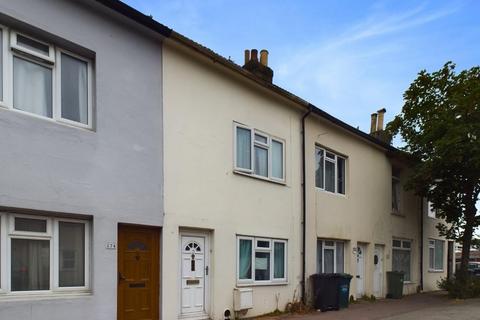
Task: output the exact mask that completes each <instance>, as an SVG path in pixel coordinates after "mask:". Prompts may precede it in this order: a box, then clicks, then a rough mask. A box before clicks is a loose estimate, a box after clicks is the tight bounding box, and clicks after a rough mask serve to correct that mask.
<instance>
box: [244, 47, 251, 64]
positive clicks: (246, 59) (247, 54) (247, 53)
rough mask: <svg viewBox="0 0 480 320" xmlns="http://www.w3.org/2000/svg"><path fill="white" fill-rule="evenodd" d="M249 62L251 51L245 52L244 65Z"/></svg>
mask: <svg viewBox="0 0 480 320" xmlns="http://www.w3.org/2000/svg"><path fill="white" fill-rule="evenodd" d="M248 61H250V50H248V49H246V50H245V63H244V64H247V62H248Z"/></svg>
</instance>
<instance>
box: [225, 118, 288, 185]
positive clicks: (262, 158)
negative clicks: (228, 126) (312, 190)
mask: <svg viewBox="0 0 480 320" xmlns="http://www.w3.org/2000/svg"><path fill="white" fill-rule="evenodd" d="M233 127H234V170H235V171H236V172H240V173H245V174H249V175H251V176H253V177H256V178H261V179H268V180H271V181H275V182H282V183H283V182H285V141H284V140H283V139H280V138H277V137H274V136H272V135H269V134H266V133H264V132H262V131H260V130H257V129H254V128H250V127H248V126H245V125H242V124H239V123H236V122H234V126H233Z"/></svg>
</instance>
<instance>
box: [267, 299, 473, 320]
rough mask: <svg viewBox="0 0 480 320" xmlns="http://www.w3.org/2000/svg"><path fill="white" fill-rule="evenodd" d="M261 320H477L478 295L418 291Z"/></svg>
mask: <svg viewBox="0 0 480 320" xmlns="http://www.w3.org/2000/svg"><path fill="white" fill-rule="evenodd" d="M259 319H261V320H294V319H295V320H317V319H318V320H377V319H382V320H447V319H448V320H450V319H454V320H480V299H469V300H454V299H449V298H448V297H447V295H446V293H445V292H434V293H420V294H414V295H409V296H406V297H404V298H403V299H399V300H393V299H382V300H377V301H375V302H367V301H361V302H356V303H353V304H350V306H349V308H348V309H343V310H340V311H327V312H320V311H317V312H312V313H309V314H304V315H281V316H273V317H262V318H259Z"/></svg>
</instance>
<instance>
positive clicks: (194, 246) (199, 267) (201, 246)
mask: <svg viewBox="0 0 480 320" xmlns="http://www.w3.org/2000/svg"><path fill="white" fill-rule="evenodd" d="M205 238H206V237H202V236H182V240H181V261H182V262H181V268H182V270H181V272H182V274H181V277H182V278H181V282H182V283H181V286H182V287H181V288H182V293H181V314H182V317H189V316H192V317H193V316H194V317H197V316H199V315H202V314H206V309H205V292H206V291H205V275H206V270H207V269H206V268H205V266H206V265H208V264H206V263H205V262H206V261H205V260H206V258H207V257H208V254H207V253H206V246H205V242H206V241H205Z"/></svg>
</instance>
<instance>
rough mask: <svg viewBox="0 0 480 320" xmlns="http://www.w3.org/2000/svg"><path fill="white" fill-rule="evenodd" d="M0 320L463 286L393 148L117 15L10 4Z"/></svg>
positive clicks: (192, 309) (209, 308) (243, 71)
mask: <svg viewBox="0 0 480 320" xmlns="http://www.w3.org/2000/svg"><path fill="white" fill-rule="evenodd" d="M0 34H1V36H0V46H1V50H0V52H1V55H0V57H1V58H0V62H1V64H0V65H1V68H0V70H1V72H0V74H1V77H0V78H1V86H0V88H1V90H0V93H1V94H0V97H1V99H0V100H1V102H0V124H1V125H0V137H2V139H0V156H1V158H2V166H1V171H0V319H18V320H23V319H28V320H30V319H49V320H55V319H65V318H67V317H68V318H69V319H72V320H74V319H102V320H103V319H160V318H161V319H233V318H242V317H252V316H256V315H259V314H264V313H267V312H271V311H273V310H275V309H280V310H282V309H283V308H284V307H285V305H286V304H287V303H288V302H292V301H294V300H300V299H304V300H305V301H306V302H308V301H309V300H310V298H311V295H310V282H309V276H310V275H312V274H314V273H334V272H346V273H350V274H352V275H353V276H354V278H353V280H352V284H351V294H352V295H354V297H356V298H359V297H361V296H363V295H375V296H377V297H385V295H386V278H385V274H386V272H387V271H389V270H399V271H403V272H404V273H405V277H406V280H407V281H406V283H405V292H407V293H413V292H416V291H417V290H422V289H423V290H435V289H436V281H437V280H438V279H439V278H440V277H444V276H446V275H447V274H448V273H449V272H450V273H451V272H453V270H452V269H453V266H452V264H451V262H452V261H453V256H451V254H450V250H449V248H450V246H449V245H447V242H446V241H445V239H443V238H441V237H440V236H439V235H438V233H437V232H436V229H435V228H434V226H435V224H436V223H437V222H438V220H436V219H435V213H434V212H431V211H429V210H428V204H427V203H426V202H424V201H422V200H421V199H418V198H416V197H415V196H414V195H412V194H411V193H408V192H405V191H404V190H403V188H402V185H403V184H404V183H405V178H406V176H407V174H408V170H409V168H408V161H407V160H405V157H404V156H402V155H401V153H400V152H399V151H398V150H396V149H395V148H393V147H392V146H390V145H389V144H388V143H386V142H385V140H384V138H383V137H384V134H383V131H382V129H383V115H384V110H380V111H379V112H378V114H374V115H373V117H372V130H371V134H367V133H364V132H362V131H359V130H357V129H355V128H353V127H351V126H349V125H348V124H346V123H344V122H342V121H341V120H339V119H337V118H335V117H333V116H331V115H329V114H327V113H325V112H323V111H322V110H320V109H318V108H316V107H315V106H313V105H312V104H310V103H308V102H306V101H304V100H303V99H301V98H299V97H297V96H295V95H293V94H291V93H289V92H287V91H285V90H284V89H282V88H280V87H278V86H276V85H275V84H274V81H273V80H274V71H273V70H272V69H271V68H270V67H269V66H268V52H267V51H266V50H262V51H260V52H258V51H257V50H251V51H250V50H246V51H245V61H244V63H243V65H242V66H239V65H237V64H235V63H233V62H232V61H231V60H228V59H225V58H223V57H221V56H219V55H218V54H216V53H214V52H213V51H211V50H209V49H208V48H205V47H203V46H201V45H200V44H198V43H195V42H193V41H192V40H189V39H187V38H185V37H184V36H182V35H180V34H178V33H176V32H175V31H173V30H171V29H169V28H167V27H165V26H164V25H162V24H160V23H158V22H156V21H155V20H153V19H152V18H150V17H148V16H145V15H143V14H141V13H140V12H138V11H136V10H135V9H133V8H131V7H129V6H127V5H125V4H123V3H122V2H120V1H116V0H97V1H95V0H84V1H73V0H38V1H34V2H32V1H28V0H16V1H6V0H0Z"/></svg>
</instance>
